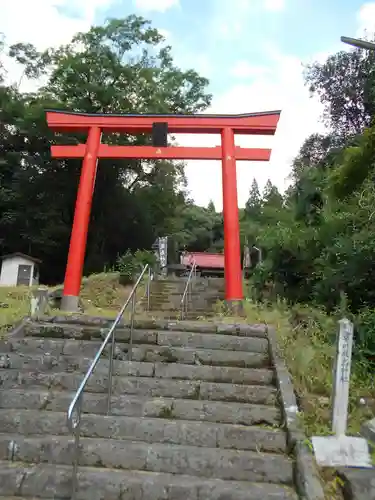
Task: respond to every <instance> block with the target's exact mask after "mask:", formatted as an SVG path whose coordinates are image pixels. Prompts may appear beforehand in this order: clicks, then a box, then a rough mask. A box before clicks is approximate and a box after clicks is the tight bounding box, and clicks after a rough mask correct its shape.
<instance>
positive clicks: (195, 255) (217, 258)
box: [182, 252, 224, 269]
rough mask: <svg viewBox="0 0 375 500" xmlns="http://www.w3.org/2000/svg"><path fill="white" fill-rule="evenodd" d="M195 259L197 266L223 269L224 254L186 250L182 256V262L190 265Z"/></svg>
mask: <svg viewBox="0 0 375 500" xmlns="http://www.w3.org/2000/svg"><path fill="white" fill-rule="evenodd" d="M194 260H195V262H196V264H197V266H198V267H203V268H206V269H209V268H211V269H224V254H222V253H207V252H188V253H186V254H185V255H184V256H183V257H182V263H183V264H185V265H186V266H188V265H191V264H192V262H193V261H194Z"/></svg>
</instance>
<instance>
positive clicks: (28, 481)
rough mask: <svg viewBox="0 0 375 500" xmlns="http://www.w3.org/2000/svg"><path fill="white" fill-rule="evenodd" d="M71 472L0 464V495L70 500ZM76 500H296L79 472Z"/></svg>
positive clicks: (215, 485)
mask: <svg viewBox="0 0 375 500" xmlns="http://www.w3.org/2000/svg"><path fill="white" fill-rule="evenodd" d="M71 477H72V467H71V466H56V465H48V464H37V465H32V466H31V465H29V466H27V465H24V464H20V463H16V462H13V463H10V462H3V463H0V494H3V495H16V496H18V497H19V496H24V497H32V496H38V497H40V498H44V499H47V498H55V499H57V498H58V497H60V498H65V499H67V498H71V493H72V491H71ZM77 493H78V494H77V500H103V499H105V500H119V499H121V500H179V499H183V500H224V499H225V500H260V499H262V500H297V496H296V494H295V492H294V491H293V490H292V489H290V488H288V487H287V486H285V485H276V484H267V483H250V482H245V481H222V480H220V479H206V478H199V477H195V476H183V475H175V474H165V473H154V472H145V471H119V470H108V469H107V470H106V469H100V468H97V467H80V468H79V475H78V492H77Z"/></svg>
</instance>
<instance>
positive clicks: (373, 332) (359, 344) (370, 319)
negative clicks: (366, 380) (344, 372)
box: [354, 308, 375, 369]
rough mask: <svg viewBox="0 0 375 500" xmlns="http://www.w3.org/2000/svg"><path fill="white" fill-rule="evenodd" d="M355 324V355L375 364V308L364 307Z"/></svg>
mask: <svg viewBox="0 0 375 500" xmlns="http://www.w3.org/2000/svg"><path fill="white" fill-rule="evenodd" d="M355 324H356V336H355V346H354V353H355V356H356V357H360V358H365V359H367V360H369V361H370V364H371V365H375V309H370V308H366V309H362V311H360V313H359V314H358V316H357V319H356V322H355ZM373 368H374V366H372V369H373Z"/></svg>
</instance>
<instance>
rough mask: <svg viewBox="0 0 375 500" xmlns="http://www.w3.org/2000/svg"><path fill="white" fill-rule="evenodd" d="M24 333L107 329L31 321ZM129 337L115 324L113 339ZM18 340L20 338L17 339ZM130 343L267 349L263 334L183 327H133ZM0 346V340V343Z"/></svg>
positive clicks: (76, 335)
mask: <svg viewBox="0 0 375 500" xmlns="http://www.w3.org/2000/svg"><path fill="white" fill-rule="evenodd" d="M25 332H26V335H27V336H28V337H36V338H49V339H52V338H56V339H74V340H95V339H102V338H104V336H105V333H106V332H107V330H106V329H105V330H104V331H101V330H100V329H98V328H95V327H84V326H80V325H63V326H47V327H46V326H44V325H43V324H37V323H36V324H31V325H28V326H27V327H26V329H25ZM129 339H130V329H129V328H117V329H116V340H117V341H118V342H128V341H129ZM17 340H22V339H17ZM133 343H134V344H156V345H173V346H182V347H198V348H203V349H225V350H235V351H248V352H267V351H268V340H267V339H266V338H259V337H258V336H255V337H251V336H249V337H243V336H238V335H232V336H230V335H225V334H219V333H209V332H207V333H195V332H187V331H178V330H177V329H176V330H174V331H157V330H152V329H147V330H140V329H137V330H134V331H133ZM0 350H1V344H0Z"/></svg>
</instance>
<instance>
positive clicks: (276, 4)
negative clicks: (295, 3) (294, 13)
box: [264, 0, 285, 12]
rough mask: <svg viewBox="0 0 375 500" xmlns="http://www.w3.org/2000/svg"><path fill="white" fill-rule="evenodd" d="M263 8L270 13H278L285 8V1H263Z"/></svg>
mask: <svg viewBox="0 0 375 500" xmlns="http://www.w3.org/2000/svg"><path fill="white" fill-rule="evenodd" d="M264 7H265V9H266V10H270V11H272V12H279V11H281V10H283V9H284V8H285V0H265V2H264Z"/></svg>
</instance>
